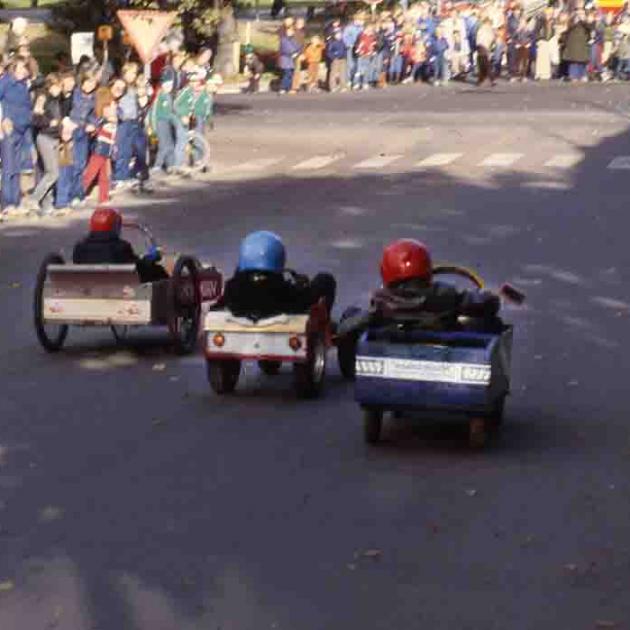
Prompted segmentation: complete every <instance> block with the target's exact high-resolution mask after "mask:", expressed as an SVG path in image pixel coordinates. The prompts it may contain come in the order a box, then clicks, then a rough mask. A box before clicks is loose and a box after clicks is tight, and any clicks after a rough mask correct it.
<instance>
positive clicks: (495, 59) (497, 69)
mask: <svg viewBox="0 0 630 630" xmlns="http://www.w3.org/2000/svg"><path fill="white" fill-rule="evenodd" d="M504 52H505V44H504V43H503V42H499V43H498V44H497V45H496V46H495V49H494V50H493V51H492V60H491V63H492V70H493V75H494V76H495V77H498V76H500V74H501V62H502V61H503V53H504Z"/></svg>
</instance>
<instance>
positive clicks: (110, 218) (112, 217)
mask: <svg viewBox="0 0 630 630" xmlns="http://www.w3.org/2000/svg"><path fill="white" fill-rule="evenodd" d="M121 228H122V217H121V216H120V212H118V210H114V209H113V208H97V209H96V210H94V212H93V214H92V218H91V219H90V232H116V234H118V233H119V232H120V229H121Z"/></svg>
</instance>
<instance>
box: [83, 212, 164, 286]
mask: <svg viewBox="0 0 630 630" xmlns="http://www.w3.org/2000/svg"><path fill="white" fill-rule="evenodd" d="M121 229H122V216H121V215H120V212H118V211H117V210H114V209H112V208H98V209H97V210H95V211H94V212H93V214H92V217H91V218H90V232H89V234H88V235H87V236H86V237H85V238H83V239H82V240H80V241H79V242H78V243H77V244H76V245H75V246H74V252H73V253H72V262H73V263H74V264H76V265H107V264H110V265H125V264H128V265H136V267H137V269H138V275H139V276H140V281H141V282H155V281H157V280H164V279H165V278H168V277H169V276H168V274H167V273H166V271H165V270H164V267H162V265H159V264H158V262H159V260H160V253H159V251H158V250H157V248H152V249H151V250H150V251H149V252H148V253H147V254H146V255H145V256H142V257H139V256H137V255H136V253H135V252H134V251H133V247H132V246H131V244H130V243H129V242H128V241H126V240H124V239H123V238H121V237H120V231H121Z"/></svg>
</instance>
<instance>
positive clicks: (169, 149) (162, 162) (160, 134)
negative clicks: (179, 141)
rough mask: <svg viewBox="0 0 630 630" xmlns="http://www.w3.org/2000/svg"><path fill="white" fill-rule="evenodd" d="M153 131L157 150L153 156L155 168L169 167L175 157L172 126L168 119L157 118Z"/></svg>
mask: <svg viewBox="0 0 630 630" xmlns="http://www.w3.org/2000/svg"><path fill="white" fill-rule="evenodd" d="M155 133H156V135H157V138H158V151H157V155H156V156H155V164H154V165H153V166H154V167H155V168H171V166H173V162H174V159H175V143H174V140H173V126H172V125H171V123H170V121H168V120H158V121H157V124H156V129H155Z"/></svg>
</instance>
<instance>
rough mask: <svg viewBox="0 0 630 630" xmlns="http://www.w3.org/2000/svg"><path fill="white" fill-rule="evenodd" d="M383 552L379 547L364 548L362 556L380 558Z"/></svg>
mask: <svg viewBox="0 0 630 630" xmlns="http://www.w3.org/2000/svg"><path fill="white" fill-rule="evenodd" d="M382 555H383V552H382V551H381V550H380V549H366V550H365V551H364V552H363V557H364V558H380V557H381V556H382Z"/></svg>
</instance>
